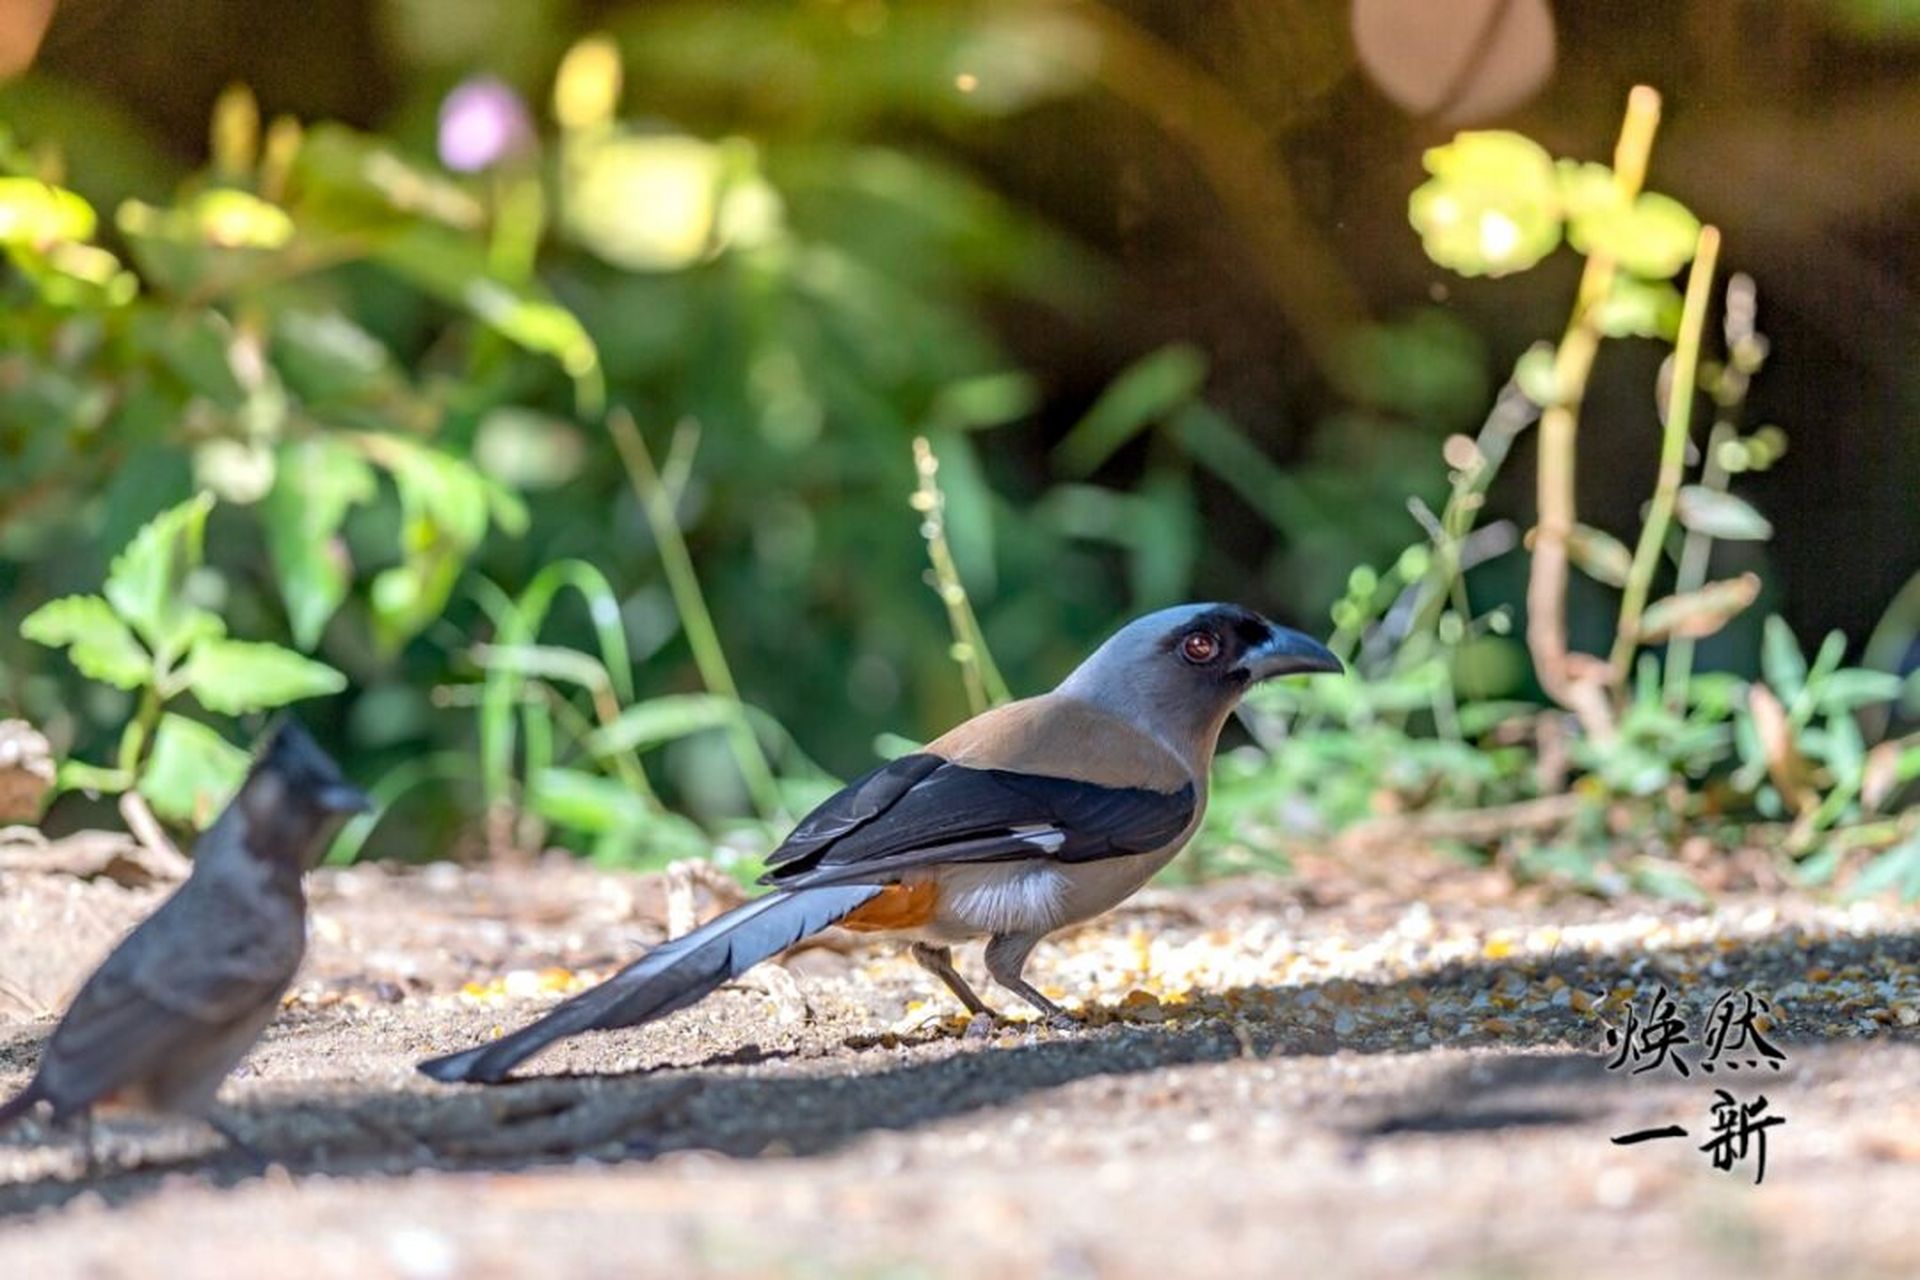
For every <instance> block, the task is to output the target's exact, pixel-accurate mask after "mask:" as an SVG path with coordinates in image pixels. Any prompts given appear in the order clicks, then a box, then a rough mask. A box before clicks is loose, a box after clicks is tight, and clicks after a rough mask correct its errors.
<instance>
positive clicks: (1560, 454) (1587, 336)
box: [1527, 85, 1660, 740]
mask: <svg viewBox="0 0 1920 1280" xmlns="http://www.w3.org/2000/svg"><path fill="white" fill-rule="evenodd" d="M1659 124H1660V95H1659V94H1658V93H1657V92H1655V91H1654V90H1653V89H1651V88H1649V87H1648V86H1646V85H1636V86H1634V89H1633V92H1632V93H1631V94H1629V95H1628V97H1627V114H1626V119H1625V121H1624V122H1623V123H1622V125H1621V127H1620V140H1619V142H1618V144H1616V146H1615V147H1614V153H1613V180H1614V185H1615V186H1616V187H1617V188H1618V190H1619V193H1620V197H1621V199H1623V200H1625V201H1629V202H1630V201H1632V200H1634V199H1635V198H1637V197H1638V196H1639V194H1640V185H1641V183H1642V182H1643V181H1644V180H1645V178H1646V173H1647V158H1648V156H1649V154H1650V153H1651V152H1652V150H1653V135H1654V131H1655V130H1656V129H1657V128H1658V127H1659ZM1613 277H1614V262H1613V259H1612V258H1611V257H1610V256H1609V255H1607V254H1605V253H1599V252H1596V253H1593V254H1591V255H1590V256H1589V257H1588V258H1587V265H1586V268H1585V270H1583V271H1582V272H1581V275H1580V289H1579V292H1578V294H1577V295H1576V296H1575V299H1574V306H1573V315H1572V317H1571V318H1570V319H1569V321H1568V324H1567V331H1566V335H1565V336H1564V337H1562V338H1561V340H1560V346H1559V349H1558V351H1557V352H1556V353H1555V357H1554V366H1553V380H1554V387H1553V389H1554V403H1553V404H1551V405H1549V406H1547V409H1546V411H1545V412H1544V413H1543V414H1542V415H1541V417H1540V465H1539V477H1538V507H1539V511H1538V514H1537V517H1536V519H1537V527H1536V529H1535V533H1534V546H1533V564H1532V569H1531V573H1530V575H1529V578H1528V581H1527V648H1528V650H1529V652H1530V653H1531V654H1532V657H1533V665H1534V670H1535V672H1536V673H1537V675H1538V676H1539V679H1540V686H1541V688H1543V689H1544V690H1546V692H1547V695H1548V696H1549V697H1551V698H1552V699H1553V700H1554V701H1555V702H1558V703H1559V704H1560V705H1561V706H1564V707H1568V708H1571V709H1572V710H1574V711H1575V712H1577V713H1578V714H1579V715H1580V718H1581V721H1582V723H1583V724H1585V726H1586V727H1587V730H1588V732H1589V733H1591V734H1592V735H1593V736H1594V737H1596V738H1598V739H1600V740H1605V739H1607V738H1609V737H1611V736H1612V729H1613V716H1612V710H1611V708H1610V706H1609V705H1608V703H1607V701H1606V698H1605V694H1604V691H1603V690H1600V689H1596V688H1594V687H1593V685H1592V682H1591V680H1590V679H1582V678H1579V677H1577V676H1576V674H1575V671H1574V667H1573V664H1572V663H1571V662H1570V661H1569V655H1568V652H1567V565H1568V559H1567V543H1568V540H1569V539H1570V538H1571V537H1572V536H1573V525H1574V486H1573V477H1574V448H1575V442H1576V439H1577V437H1578V434H1579V428H1580V405H1581V401H1582V400H1583V399H1584V398H1585V396H1586V392H1587V379H1588V377H1589V376H1590V375H1591V374H1592V372H1593V358H1594V355H1595V353H1596V352H1597V351H1598V350H1599V347H1600V340H1601V338H1602V336H1603V335H1602V334H1601V332H1600V327H1599V321H1598V311H1599V307H1600V304H1601V303H1602V302H1604V301H1605V300H1606V298H1607V295H1608V294H1609V293H1610V292H1612V289H1613Z"/></svg>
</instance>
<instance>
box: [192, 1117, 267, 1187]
mask: <svg viewBox="0 0 1920 1280" xmlns="http://www.w3.org/2000/svg"><path fill="white" fill-rule="evenodd" d="M207 1127H208V1128H210V1129H212V1130H213V1131H214V1132H215V1133H217V1134H219V1135H220V1136H221V1138H222V1139H224V1140H225V1141H226V1144H227V1146H229V1147H231V1148H232V1149H233V1150H234V1151H235V1152H237V1153H238V1154H240V1155H241V1156H244V1157H245V1158H246V1159H247V1161H248V1162H249V1163H251V1164H252V1165H253V1171H254V1172H255V1173H256V1174H263V1173H265V1172H266V1171H267V1170H268V1169H269V1168H271V1167H272V1166H273V1161H272V1160H269V1159H268V1158H267V1156H266V1154H265V1153H264V1152H262V1151H261V1150H260V1149H259V1148H258V1147H256V1146H254V1145H253V1144H252V1143H251V1142H248V1141H247V1140H246V1139H245V1138H243V1137H241V1136H240V1133H239V1132H238V1131H237V1130H235V1129H234V1127H233V1125H232V1123H231V1122H229V1121H225V1120H220V1119H216V1118H215V1117H213V1116H208V1117H207Z"/></svg>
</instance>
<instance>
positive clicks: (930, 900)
mask: <svg viewBox="0 0 1920 1280" xmlns="http://www.w3.org/2000/svg"><path fill="white" fill-rule="evenodd" d="M939 901H940V886H939V885H937V884H934V883H933V882H932V881H931V880H922V881H920V882H919V883H918V884H890V885H888V886H887V887H886V888H884V889H882V890H881V891H880V895H879V896H878V897H876V898H873V899H872V900H870V901H868V902H866V903H864V904H862V905H861V906H859V907H856V908H855V909H854V911H853V914H851V915H848V916H844V917H842V918H841V921H840V927H841V928H842V929H853V930H856V931H858V932H860V933H872V932H878V931H881V930H885V929H912V928H916V927H918V926H920V925H923V924H925V923H926V922H927V921H929V920H931V919H933V908H934V906H935V904H937V903H938V902H939Z"/></svg>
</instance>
